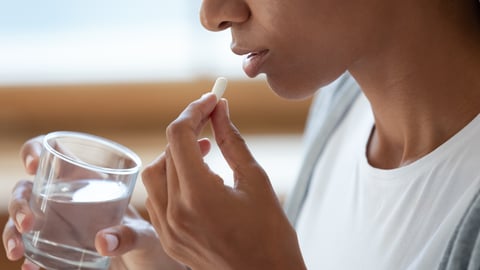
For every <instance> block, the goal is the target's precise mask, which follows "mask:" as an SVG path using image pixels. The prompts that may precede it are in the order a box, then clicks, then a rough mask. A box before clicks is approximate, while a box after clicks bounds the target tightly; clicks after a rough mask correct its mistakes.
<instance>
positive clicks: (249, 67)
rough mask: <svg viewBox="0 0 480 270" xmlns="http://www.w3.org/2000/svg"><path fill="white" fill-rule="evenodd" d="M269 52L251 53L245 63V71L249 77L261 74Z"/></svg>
mask: <svg viewBox="0 0 480 270" xmlns="http://www.w3.org/2000/svg"><path fill="white" fill-rule="evenodd" d="M267 54H268V50H261V51H255V52H250V53H249V54H247V56H246V58H245V59H244V61H243V71H244V72H245V74H247V76H248V77H251V78H253V77H256V76H257V75H258V74H260V71H261V67H262V64H263V63H264V62H265V59H266V56H267Z"/></svg>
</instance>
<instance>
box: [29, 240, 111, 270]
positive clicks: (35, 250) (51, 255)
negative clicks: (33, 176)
mask: <svg viewBox="0 0 480 270" xmlns="http://www.w3.org/2000/svg"><path fill="white" fill-rule="evenodd" d="M23 243H24V246H25V257H26V258H28V259H29V260H30V261H32V262H33V263H35V264H37V265H38V266H40V267H43V268H45V269H47V270H105V269H108V267H109V265H110V258H109V257H104V256H101V255H100V254H98V253H96V252H92V251H90V250H86V249H81V248H77V247H72V246H67V245H62V244H58V243H55V242H51V241H48V240H44V239H41V238H38V237H35V236H34V234H24V235H23Z"/></svg>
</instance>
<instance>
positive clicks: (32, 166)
mask: <svg viewBox="0 0 480 270" xmlns="http://www.w3.org/2000/svg"><path fill="white" fill-rule="evenodd" d="M43 137H44V136H38V137H35V138H33V139H30V140H28V141H27V142H25V143H24V144H23V146H22V148H21V149H20V157H21V159H22V161H23V164H24V166H25V170H26V171H27V173H28V174H31V175H33V174H35V172H36V171H37V167H38V161H39V157H40V154H41V152H42V141H43Z"/></svg>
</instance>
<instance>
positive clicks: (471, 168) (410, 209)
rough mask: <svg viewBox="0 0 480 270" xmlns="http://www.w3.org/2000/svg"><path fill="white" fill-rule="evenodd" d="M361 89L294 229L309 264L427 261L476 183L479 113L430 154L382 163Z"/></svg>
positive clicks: (371, 265) (329, 269)
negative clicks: (371, 142) (375, 160)
mask: <svg viewBox="0 0 480 270" xmlns="http://www.w3.org/2000/svg"><path fill="white" fill-rule="evenodd" d="M373 124H374V121H373V116H372V112H371V108H370V105H369V103H368V101H367V100H366V98H365V97H364V96H363V95H360V96H359V98H358V99H357V100H356V101H355V102H354V103H353V106H352V108H351V110H350V111H349V112H348V115H347V116H346V118H345V119H344V121H343V122H342V123H341V124H340V125H339V127H338V128H337V130H336V131H335V133H334V135H333V137H332V138H331V140H330V141H329V143H328V145H327V146H326V148H325V152H324V153H323V155H322V156H321V157H320V159H319V160H318V162H317V166H316V169H315V172H314V174H313V180H312V183H311V186H310V189H309V192H308V195H307V198H306V200H305V203H304V205H303V208H302V210H301V213H300V216H299V219H298V222H297V226H296V227H297V232H298V237H299V242H300V247H301V249H302V253H303V256H304V259H305V262H306V264H307V267H308V269H311V270H316V269H319V270H343V269H345V270H351V269H365V270H375V269H382V270H394V269H434V268H435V267H437V265H438V264H439V263H440V260H441V258H442V254H443V251H444V249H445V248H446V246H447V243H448V240H449V239H450V236H451V235H452V234H453V232H454V230H455V227H456V225H457V224H458V223H459V222H460V219H461V217H462V215H463V213H464V212H465V211H466V208H467V207H468V205H469V203H470V201H471V200H472V198H473V196H474V195H475V194H476V193H477V191H478V189H479V188H480V115H479V116H477V117H476V118H475V119H474V120H473V121H472V122H471V123H470V124H469V125H467V126H466V127H465V128H463V129H462V130H461V131H460V132H459V133H457V134H456V135H455V136H454V137H452V138H451V139H450V140H448V141H447V142H445V143H444V144H443V145H441V146H440V147H438V148H437V149H435V150H434V151H433V152H431V153H430V154H428V155H426V156H424V157H423V158H421V159H419V160H417V161H415V162H414V163H411V164H409V165H407V166H404V167H401V168H398V169H392V170H382V169H377V168H374V167H372V166H370V165H369V163H368V161H367V159H366V155H365V151H366V144H367V141H368V138H369V136H370V133H371V130H372V127H373Z"/></svg>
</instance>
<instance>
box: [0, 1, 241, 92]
mask: <svg viewBox="0 0 480 270" xmlns="http://www.w3.org/2000/svg"><path fill="white" fill-rule="evenodd" d="M200 4H201V1H200V0H193V1H192V0H174V1H171V0H130V1H129V0H44V1H34V0H15V1H11V0H0V84H2V85H12V84H13V85H16V84H23V85H24V84H51V83H85V82H86V83H91V82H94V83H95V82H122V81H171V80H184V79H191V78H195V77H216V76H219V75H222V76H229V77H236V78H244V75H243V72H242V70H241V58H240V57H239V56H235V55H234V54H233V53H232V52H231V51H230V48H229V47H230V33H229V31H224V32H223V33H211V32H208V31H206V30H204V29H203V28H202V26H201V24H200V22H199V15H198V12H199V7H200Z"/></svg>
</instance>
